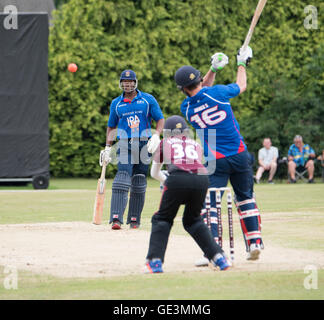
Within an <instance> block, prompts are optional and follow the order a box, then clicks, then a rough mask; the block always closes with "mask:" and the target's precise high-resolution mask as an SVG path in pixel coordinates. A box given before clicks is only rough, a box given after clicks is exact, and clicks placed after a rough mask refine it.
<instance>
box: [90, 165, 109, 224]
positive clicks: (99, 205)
mask: <svg viewBox="0 0 324 320" xmlns="http://www.w3.org/2000/svg"><path fill="white" fill-rule="evenodd" d="M106 166H107V164H106V162H103V164H102V169H101V176H100V178H99V179H98V185H97V194H96V200H95V204H94V209H93V221H92V223H94V224H101V220H102V213H103V207H104V203H105V191H106V179H105V177H106Z"/></svg>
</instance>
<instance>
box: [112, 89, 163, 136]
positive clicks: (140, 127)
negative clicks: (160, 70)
mask: <svg viewBox="0 0 324 320" xmlns="http://www.w3.org/2000/svg"><path fill="white" fill-rule="evenodd" d="M152 119H153V120H155V121H158V120H160V119H163V114H162V111H161V108H160V106H159V104H158V102H157V101H156V99H155V98H154V97H153V96H152V95H151V94H148V93H145V92H141V91H139V90H137V96H136V97H135V98H134V99H133V100H132V101H130V100H129V99H125V98H124V94H122V95H120V96H119V97H117V98H115V99H114V100H113V101H112V103H111V105H110V114H109V120H108V127H111V128H115V127H117V137H118V138H119V139H129V138H141V137H151V135H152V133H151V122H152Z"/></svg>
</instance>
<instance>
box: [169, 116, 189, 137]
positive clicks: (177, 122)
mask: <svg viewBox="0 0 324 320" xmlns="http://www.w3.org/2000/svg"><path fill="white" fill-rule="evenodd" d="M163 131H164V135H167V136H170V135H177V134H180V133H184V132H186V131H188V125H187V122H186V120H185V119H184V118H183V117H181V116H171V117H169V118H168V119H166V121H165V123H164V128H163Z"/></svg>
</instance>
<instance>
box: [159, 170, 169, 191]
mask: <svg viewBox="0 0 324 320" xmlns="http://www.w3.org/2000/svg"><path fill="white" fill-rule="evenodd" d="M161 172H162V174H164V175H165V177H166V178H167V177H168V176H169V175H170V174H169V172H168V170H161ZM163 189H164V182H163V183H162V182H160V191H161V192H162V191H163Z"/></svg>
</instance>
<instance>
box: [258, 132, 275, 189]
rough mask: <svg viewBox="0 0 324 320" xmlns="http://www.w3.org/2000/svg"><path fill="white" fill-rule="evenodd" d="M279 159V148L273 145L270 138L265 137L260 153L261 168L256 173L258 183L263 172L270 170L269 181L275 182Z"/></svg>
mask: <svg viewBox="0 0 324 320" xmlns="http://www.w3.org/2000/svg"><path fill="white" fill-rule="evenodd" d="M277 159H278V148H276V147H272V145H271V139H270V138H264V139H263V148H262V149H260V150H259V153H258V160H259V168H258V170H257V172H256V175H255V180H256V182H257V183H259V182H260V179H261V177H262V174H263V172H264V171H269V179H268V183H271V184H273V181H272V179H273V177H274V175H275V173H276V171H277Z"/></svg>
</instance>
